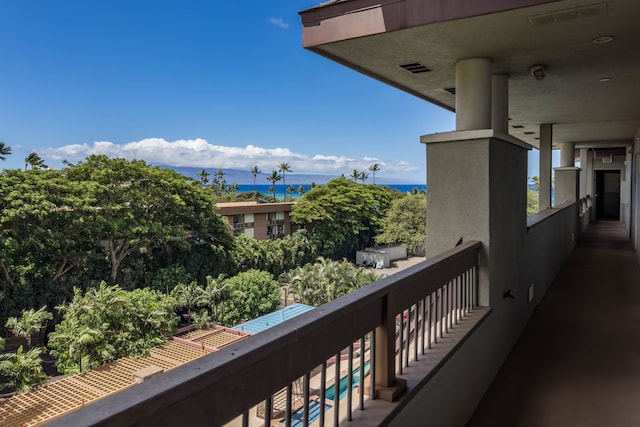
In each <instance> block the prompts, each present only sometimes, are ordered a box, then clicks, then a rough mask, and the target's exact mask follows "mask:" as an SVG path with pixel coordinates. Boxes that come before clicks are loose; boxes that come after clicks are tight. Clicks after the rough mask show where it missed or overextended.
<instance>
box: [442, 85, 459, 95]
mask: <svg viewBox="0 0 640 427" xmlns="http://www.w3.org/2000/svg"><path fill="white" fill-rule="evenodd" d="M444 91H445V92H449V93H450V94H451V95H453V96H455V95H456V88H455V87H445V88H444Z"/></svg>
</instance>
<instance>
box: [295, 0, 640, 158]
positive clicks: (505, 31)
mask: <svg viewBox="0 0 640 427" xmlns="http://www.w3.org/2000/svg"><path fill="white" fill-rule="evenodd" d="M301 15H302V19H303V25H304V31H303V37H304V40H303V43H304V44H305V47H307V48H309V49H311V50H313V51H315V52H317V53H319V54H321V55H324V56H327V57H329V58H331V59H333V60H335V61H337V62H340V63H342V64H344V65H346V66H348V67H351V68H354V69H355V70H357V71H359V72H361V73H363V74H366V75H369V76H371V77H373V78H375V79H378V80H381V81H383V82H385V83H388V84H391V85H393V86H395V87H397V88H399V89H401V90H404V91H406V92H409V93H411V94H413V95H416V96H419V97H421V98H423V99H425V100H427V101H430V102H433V103H436V104H438V105H440V106H442V107H444V108H447V109H450V110H452V111H453V110H455V95H454V94H451V93H450V92H451V91H452V89H454V88H455V73H454V69H455V63H456V61H458V60H460V59H465V58H489V59H490V60H491V61H492V67H493V69H492V71H493V73H494V74H506V75H508V76H509V103H510V108H509V115H510V121H509V124H510V133H511V135H513V136H515V137H517V138H520V139H521V140H523V141H525V142H528V143H529V144H532V145H534V146H538V145H539V144H538V137H539V125H540V124H542V123H553V124H554V132H553V139H554V143H562V142H574V143H578V144H582V145H588V146H602V145H607V144H613V145H619V144H620V143H621V142H626V143H630V142H632V140H633V138H634V135H635V133H636V131H637V130H638V129H639V128H640V25H639V24H638V18H639V17H640V1H639V0H608V1H598V0H566V1H548V0H546V1H545V0H482V1H479V2H469V1H467V0H422V1H419V0H394V1H391V0H337V1H331V2H328V3H326V4H325V5H322V6H320V7H318V8H315V9H310V10H308V11H305V12H302V13H301ZM603 36H608V37H612V38H613V39H612V40H611V41H610V42H606V43H598V41H599V39H598V38H601V37H603ZM600 41H602V40H600ZM604 41H606V40H604ZM413 63H419V64H421V65H424V66H425V67H427V68H428V69H430V70H431V71H428V72H422V73H417V74H412V73H410V72H408V71H406V70H405V69H403V68H401V67H400V65H404V64H413ZM535 64H543V65H544V66H545V74H546V77H545V78H544V79H542V80H536V79H535V78H533V77H532V75H531V73H530V66H532V65H535Z"/></svg>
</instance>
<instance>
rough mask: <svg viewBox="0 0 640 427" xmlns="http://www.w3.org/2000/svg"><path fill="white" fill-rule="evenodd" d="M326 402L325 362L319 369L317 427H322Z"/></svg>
mask: <svg viewBox="0 0 640 427" xmlns="http://www.w3.org/2000/svg"><path fill="white" fill-rule="evenodd" d="M326 402H327V361H326V360H325V361H324V362H322V367H321V368H320V420H319V423H318V425H319V426H320V427H324V409H325V407H326Z"/></svg>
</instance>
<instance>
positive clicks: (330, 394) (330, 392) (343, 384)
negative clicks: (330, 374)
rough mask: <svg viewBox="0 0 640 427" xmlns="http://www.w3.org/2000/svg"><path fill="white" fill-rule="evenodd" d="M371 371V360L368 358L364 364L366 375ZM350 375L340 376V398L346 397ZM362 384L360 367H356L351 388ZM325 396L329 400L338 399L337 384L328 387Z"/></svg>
mask: <svg viewBox="0 0 640 427" xmlns="http://www.w3.org/2000/svg"><path fill="white" fill-rule="evenodd" d="M368 373H369V361H368V360H367V361H366V362H365V364H364V375H365V376H366V375H367V374H368ZM348 383H349V376H344V377H342V378H340V393H339V395H338V397H339V400H342V399H344V398H345V397H346V396H347V392H348V390H349V386H348ZM358 384H360V368H356V369H355V370H354V371H353V379H352V381H351V388H356V386H357V385H358ZM325 397H326V398H327V399H329V400H333V401H335V400H336V392H335V384H334V385H332V386H331V387H329V388H327V391H326V392H325Z"/></svg>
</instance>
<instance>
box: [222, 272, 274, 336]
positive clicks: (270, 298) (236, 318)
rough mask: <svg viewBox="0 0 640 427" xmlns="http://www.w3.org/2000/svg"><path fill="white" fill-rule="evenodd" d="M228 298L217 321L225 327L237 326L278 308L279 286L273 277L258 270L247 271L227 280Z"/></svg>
mask: <svg viewBox="0 0 640 427" xmlns="http://www.w3.org/2000/svg"><path fill="white" fill-rule="evenodd" d="M226 284H227V286H228V287H229V295H230V298H229V299H228V300H227V301H226V302H225V305H224V312H223V313H220V314H219V320H220V321H221V323H222V324H224V325H226V326H233V325H237V324H239V323H240V322H242V321H245V320H250V319H254V318H256V317H258V316H262V315H263V314H267V313H271V312H273V311H275V310H277V309H278V308H279V307H280V286H278V282H277V281H276V280H274V278H273V276H272V275H271V274H270V273H268V272H266V271H260V270H249V271H245V272H242V273H239V274H238V275H236V276H234V277H232V278H230V279H227V281H226Z"/></svg>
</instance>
